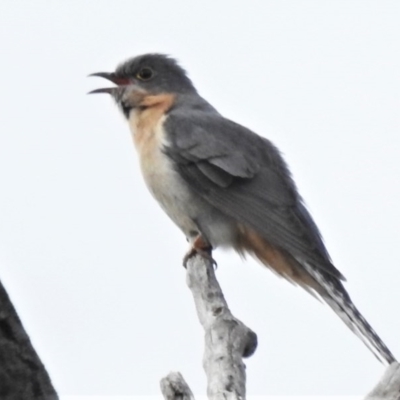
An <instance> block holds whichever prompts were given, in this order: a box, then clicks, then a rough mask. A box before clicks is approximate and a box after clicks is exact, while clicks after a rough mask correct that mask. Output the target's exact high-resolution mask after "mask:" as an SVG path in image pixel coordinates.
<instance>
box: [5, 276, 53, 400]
mask: <svg viewBox="0 0 400 400" xmlns="http://www.w3.org/2000/svg"><path fill="white" fill-rule="evenodd" d="M0 399H1V400H57V399H58V396H57V394H56V392H55V390H54V388H53V385H52V384H51V381H50V377H49V375H48V374H47V372H46V369H45V368H44V365H43V364H42V362H41V361H40V359H39V357H38V355H37V354H36V351H35V349H34V348H33V347H32V344H31V341H30V340H29V337H28V335H27V333H26V332H25V329H24V327H23V326H22V324H21V321H20V319H19V318H18V315H17V313H16V311H15V309H14V307H13V305H12V303H11V301H10V298H9V297H8V294H7V292H6V290H5V289H4V287H3V285H2V284H1V282H0Z"/></svg>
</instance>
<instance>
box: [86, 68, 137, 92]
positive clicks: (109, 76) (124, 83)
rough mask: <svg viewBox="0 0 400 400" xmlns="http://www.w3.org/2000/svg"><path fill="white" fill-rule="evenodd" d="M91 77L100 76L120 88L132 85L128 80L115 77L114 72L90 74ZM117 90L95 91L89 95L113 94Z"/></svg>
mask: <svg viewBox="0 0 400 400" xmlns="http://www.w3.org/2000/svg"><path fill="white" fill-rule="evenodd" d="M89 76H99V77H100V78H105V79H108V80H109V81H111V82H112V83H115V84H116V85H118V86H127V85H129V84H130V83H131V82H130V80H129V79H127V78H119V77H118V76H116V75H115V73H114V72H96V73H94V74H90V75H89ZM115 89H116V88H115V87H111V88H101V89H95V90H92V91H90V92H89V93H88V94H95V93H108V94H112V93H113V91H114V90H115Z"/></svg>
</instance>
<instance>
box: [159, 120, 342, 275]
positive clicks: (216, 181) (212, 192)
mask: <svg viewBox="0 0 400 400" xmlns="http://www.w3.org/2000/svg"><path fill="white" fill-rule="evenodd" d="M165 124H166V125H165V128H166V131H167V135H168V145H167V146H166V147H165V149H164V151H165V153H166V154H167V155H168V156H169V157H170V158H171V159H172V160H173V161H174V164H175V166H176V168H177V170H178V172H179V173H180V175H181V176H182V177H183V179H184V180H185V181H186V182H187V184H188V185H189V186H190V187H191V188H192V190H194V191H195V192H196V193H197V194H198V195H200V196H201V197H202V198H203V199H205V200H206V201H208V202H209V203H210V204H212V205H213V206H214V207H216V208H217V209H219V210H220V211H222V212H224V213H226V214H228V215H230V216H231V217H233V218H235V219H236V220H238V221H240V222H242V223H244V224H246V225H247V226H249V227H251V228H253V229H255V230H256V231H257V232H258V233H259V234H260V235H262V236H263V237H264V238H265V239H266V240H268V241H269V242H270V243H271V244H273V245H275V246H277V247H278V248H280V249H283V250H285V251H287V252H289V253H290V254H292V256H294V257H296V258H297V259H302V260H304V261H307V262H310V263H312V264H313V265H314V266H315V267H317V268H320V269H322V270H324V271H325V272H327V273H328V274H330V275H333V276H335V277H336V278H339V279H343V276H342V275H341V273H340V272H339V271H338V270H337V269H336V268H335V267H334V266H333V265H332V263H331V261H330V258H329V255H328V252H327V251H326V249H325V246H324V244H323V241H322V238H321V235H320V233H319V231H318V228H317V226H316V225H315V223H314V221H313V219H312V218H311V216H310V214H309V213H308V211H307V210H306V208H305V206H304V204H303V202H302V199H301V197H300V196H299V194H298V192H297V189H296V186H295V184H294V182H293V180H292V178H291V175H290V172H289V170H288V168H287V165H286V164H285V162H284V160H283V158H282V157H281V155H280V153H279V151H278V150H277V149H276V148H275V146H274V145H273V144H272V143H271V142H269V141H268V140H267V139H265V138H262V137H260V136H258V135H256V134H255V133H253V132H252V131H250V130H248V129H246V128H244V127H242V126H240V125H238V124H236V123H234V122H232V121H230V120H227V119H225V118H223V117H221V116H220V115H218V114H211V113H198V115H197V114H195V113H193V115H190V114H188V115H187V116H183V115H174V114H173V113H171V115H170V116H169V118H168V119H167V121H166V123H165Z"/></svg>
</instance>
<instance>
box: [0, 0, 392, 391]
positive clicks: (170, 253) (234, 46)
mask: <svg viewBox="0 0 400 400" xmlns="http://www.w3.org/2000/svg"><path fill="white" fill-rule="evenodd" d="M399 21H400V3H399V2H398V1H382V0H381V1H366V0H362V1H361V0H360V1H355V0H354V1H348V0H346V1H340V0H339V1H331V2H328V1H317V0H314V1H311V0H310V1H299V0H288V1H278V0H276V1H269V0H260V1H250V0H249V1H235V0H224V1H223V0H220V1H210V0H207V1H206V0H202V1H197V2H190V1H183V0H181V1H175V0H173V1H164V2H163V1H155V0H153V1H151V0H147V1H137V0H113V1H111V0H96V1H77V0H74V1H72V0H69V1H60V0H57V1H50V0H46V1H45V0H35V1H27V0H25V1H21V0H13V1H5V0H3V1H2V2H1V3H0V32H1V34H0V52H1V55H2V57H1V64H0V71H1V73H0V87H1V92H0V109H1V113H0V185H1V196H0V278H1V280H2V281H3V283H4V285H5V287H6V289H7V290H8V292H9V295H10V296H11V298H12V301H13V303H14V305H15V307H16V308H17V310H18V313H19V315H20V317H21V319H22V321H23V323H24V325H25V328H26V330H27V332H28V333H29V335H30V337H31V339H32V341H33V344H34V346H35V348H36V350H37V352H38V353H39V355H40V357H41V359H42V361H43V362H44V363H45V365H46V367H47V369H48V371H49V373H50V376H51V378H52V381H53V383H54V385H55V387H56V389H57V390H58V392H59V393H60V395H62V396H67V395H68V396H78V395H79V396H85V395H101V396H122V395H133V396H145V395H158V394H159V388H158V382H159V380H160V378H161V377H163V376H164V375H166V374H167V373H168V372H169V371H170V370H179V371H180V372H181V373H182V374H183V375H184V377H185V378H186V380H187V382H188V383H189V385H190V386H191V388H192V390H193V391H194V393H195V394H204V393H205V389H206V380H205V375H204V372H203V370H202V353H203V332H202V330H201V327H200V325H199V323H198V320H197V317H196V313H195V310H194V305H193V301H192V297H191V293H190V291H189V290H188V288H187V287H186V284H185V270H184V269H183V268H182V267H181V260H182V256H183V254H184V253H185V251H186V249H187V243H186V240H185V238H184V237H183V235H182V233H181V232H180V231H179V230H178V229H177V228H176V227H175V226H174V224H173V223H172V222H170V221H169V219H168V218H167V217H166V216H165V215H164V214H163V212H162V211H161V210H160V209H159V207H158V205H157V204H156V202H155V201H154V200H153V199H152V198H151V196H150V194H148V192H147V189H146V188H145V186H144V184H143V182H142V178H141V175H140V172H139V168H138V162H137V157H136V154H135V151H134V148H133V145H132V140H131V137H130V134H129V130H128V127H127V125H126V123H125V121H124V119H123V117H122V116H121V115H120V114H119V112H118V110H117V108H116V107H115V105H114V104H113V103H112V101H111V99H109V98H107V97H106V96H86V92H87V91H89V90H91V89H95V88H98V87H99V86H100V85H103V84H104V82H101V80H100V79H98V78H90V79H89V78H87V77H86V76H87V75H88V74H89V73H92V72H98V71H110V70H113V69H114V68H115V66H116V65H117V64H118V63H119V62H121V61H123V60H124V59H126V58H129V57H132V56H135V55H138V54H142V53H147V52H162V53H167V54H170V55H172V56H174V57H176V58H178V59H179V61H180V62H181V64H182V65H183V67H184V68H186V69H187V70H188V71H189V75H190V77H191V78H192V79H193V81H194V83H195V85H196V87H197V88H198V90H199V92H200V93H201V95H202V96H204V97H205V98H206V99H207V100H208V101H210V102H211V104H213V105H214V106H215V107H216V108H217V109H218V110H219V111H220V112H221V113H222V114H223V115H224V116H226V117H228V118H230V119H233V120H234V121H236V122H238V123H241V124H243V125H245V126H247V127H249V128H251V129H253V130H254V131H255V132H257V133H259V134H261V135H264V136H266V137H268V138H269V139H271V140H272V141H273V142H274V143H275V144H276V145H277V146H278V147H279V148H280V149H281V151H282V152H283V153H284V155H285V158H286V160H287V162H288V163H289V165H290V167H291V169H292V172H293V174H294V177H295V180H296V182H297V184H298V186H299V189H300V192H301V194H302V195H303V197H304V198H305V200H306V203H307V205H308V206H309V208H310V210H311V212H312V214H313V216H314V218H315V220H316V222H317V224H318V226H319V227H320V229H321V231H322V233H323V235H324V238H325V242H326V244H327V247H328V249H329V251H330V253H331V256H332V258H333V260H334V263H335V265H336V266H337V268H339V270H340V271H341V272H342V273H343V274H344V275H345V276H346V277H347V280H348V283H347V284H346V287H347V289H348V290H349V292H350V294H351V296H352V298H353V300H354V302H355V304H356V305H357V307H358V308H359V309H360V310H361V311H362V313H363V314H364V316H365V317H366V318H367V320H368V321H369V322H370V323H371V325H372V326H373V327H374V328H375V329H376V331H377V332H378V334H379V335H380V336H381V337H382V339H383V340H384V341H385V342H386V344H387V345H388V346H389V347H390V349H391V350H392V352H393V353H394V354H395V355H396V356H397V357H400V339H399V338H400V317H399V304H400V290H399V287H400V261H399V257H398V249H399V248H400V244H399V240H400V208H399V203H400V185H399V177H400V158H399V154H400V139H399V136H400V112H399V106H400V94H399V93H400V75H399V71H400V51H399V50H400V23H399ZM214 256H215V258H216V260H217V261H218V265H219V268H218V271H217V277H218V279H219V282H220V284H221V286H222V288H223V290H224V293H225V296H226V298H227V301H228V303H229V305H230V308H231V310H232V312H233V313H234V315H235V316H237V317H238V318H240V319H242V320H243V322H245V323H246V324H247V325H248V326H249V327H250V328H252V329H253V330H254V331H255V332H256V333H257V334H258V338H259V347H258V350H257V352H256V353H255V355H254V356H253V357H252V358H250V359H248V360H247V361H246V364H247V376H248V382H247V389H248V393H249V394H250V395H253V396H255V395H271V396H275V395H295V396H305V395H327V396H328V395H329V396H359V395H363V394H366V393H367V392H368V391H369V390H370V389H371V388H372V387H373V386H374V384H375V383H376V382H377V381H378V379H379V378H380V376H381V375H382V374H383V371H384V367H383V366H382V365H381V364H380V363H379V362H378V361H377V360H376V359H375V358H374V356H373V355H372V354H371V353H370V352H369V351H368V349H367V348H366V347H365V346H364V345H363V344H362V343H361V341H360V340H358V339H357V338H356V337H355V336H354V335H353V334H352V333H351V332H350V331H349V330H348V329H347V327H346V326H345V325H344V324H343V323H342V322H341V321H340V319H339V318H338V317H337V316H336V315H335V314H334V313H333V312H332V311H331V310H330V309H329V308H328V307H327V306H324V305H322V304H320V303H318V302H317V301H315V299H313V298H312V297H311V296H309V295H308V294H307V293H305V292H304V291H302V290H301V289H298V288H295V287H293V286H291V285H290V284H288V283H287V282H286V281H283V280H281V279H279V278H277V277H276V276H274V275H273V274H272V273H271V272H269V271H267V270H266V269H265V268H264V267H262V266H260V265H258V264H257V263H256V262H255V261H252V260H250V259H249V260H247V261H242V260H241V259H240V258H239V257H238V256H237V255H236V254H234V253H229V252H228V253H225V252H219V251H217V252H216V253H215V254H214Z"/></svg>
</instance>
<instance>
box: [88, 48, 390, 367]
mask: <svg viewBox="0 0 400 400" xmlns="http://www.w3.org/2000/svg"><path fill="white" fill-rule="evenodd" d="M92 76H99V77H103V78H106V79H108V80H109V81H111V82H113V83H114V84H115V85H116V86H115V87H111V88H102V89H97V90H93V91H92V92H90V93H109V94H111V95H112V97H113V98H114V99H115V101H116V103H117V104H118V105H119V107H120V109H121V110H122V113H123V114H124V116H125V117H126V119H127V120H128V123H129V127H130V130H131V132H132V135H133V139H134V143H135V147H136V150H137V152H138V155H139V160H140V166H141V170H142V173H143V177H144V180H145V182H146V185H147V187H148V189H149V190H150V192H151V194H152V195H153V196H154V198H155V199H156V200H157V201H158V203H159V204H160V206H161V207H162V208H163V209H164V211H165V212H166V213H167V214H168V216H169V217H170V218H171V219H172V221H173V222H174V223H175V224H176V225H177V226H178V227H179V228H180V229H181V230H182V231H183V233H184V234H185V236H186V238H187V239H188V240H189V242H190V244H191V251H190V252H189V253H188V254H187V256H186V257H185V262H186V261H187V259H188V258H189V257H191V256H192V255H193V254H195V253H199V254H201V255H203V256H205V257H209V258H210V257H211V250H212V249H215V248H216V247H218V246H220V247H227V248H233V249H234V250H236V251H237V252H238V253H239V254H241V255H243V254H250V255H252V256H254V257H255V258H257V259H258V260H260V261H261V262H262V263H263V264H264V265H265V266H267V267H268V268H270V269H272V270H273V271H274V272H276V273H277V274H278V275H280V276H282V277H284V278H286V279H287V280H288V281H290V282H292V283H294V284H297V285H299V286H301V287H303V288H304V289H306V290H307V291H308V292H310V293H311V294H314V295H316V296H317V297H319V298H322V299H323V300H324V301H325V302H326V303H327V304H328V305H329V306H330V307H331V308H332V309H333V310H334V311H335V312H336V314H338V316H339V317H340V318H341V319H342V320H343V321H344V323H345V324H346V325H347V326H348V327H349V328H350V329H351V330H352V331H353V332H354V333H355V334H356V335H357V336H358V337H359V338H360V339H361V340H362V341H363V342H364V343H365V344H366V346H367V347H368V348H369V349H370V350H371V351H372V352H373V354H374V355H375V356H376V357H377V358H378V359H379V360H380V361H383V362H386V363H388V364H390V363H392V362H394V361H395V358H394V356H393V354H392V353H391V352H390V350H389V349H388V348H387V347H386V345H385V344H384V343H383V341H382V340H381V339H380V338H379V336H378V335H377V334H376V333H375V331H374V330H373V329H372V327H371V326H370V325H369V324H368V322H367V321H366V320H365V319H364V317H363V316H362V315H361V313H360V312H359V311H358V310H357V308H356V307H355V306H354V304H353V302H352V301H351V299H350V296H349V295H348V293H347V291H346V289H345V288H344V286H343V284H342V281H343V280H344V277H343V275H342V274H341V273H340V272H339V270H338V269H336V267H335V266H334V265H333V264H332V261H331V258H330V256H329V254H328V252H327V250H326V248H325V245H324V243H323V241H322V238H321V234H320V232H319V230H318V228H317V226H316V224H315V223H314V221H313V219H312V217H311V215H310V214H309V212H308V211H307V209H306V208H305V206H304V203H303V200H302V198H301V197H300V195H299V193H298V191H297V188H296V185H295V183H294V181H293V179H292V177H291V174H290V172H289V169H288V167H287V165H286V163H285V161H284V160H283V158H282V156H281V154H280V152H279V151H278V150H277V148H276V147H275V146H274V145H273V144H272V143H271V142H270V141H269V140H267V139H266V138H263V137H261V136H259V135H257V134H255V133H254V132H252V131H251V130H249V129H247V128H245V127H243V126H241V125H239V124H237V123H235V122H233V121H231V120H229V119H226V118H224V117H223V116H222V115H221V114H219V113H218V111H217V110H215V108H214V107H212V106H211V105H210V104H209V103H208V102H207V101H206V100H204V99H203V98H202V97H200V95H199V94H198V93H197V91H196V89H195V87H194V85H193V83H192V82H191V80H190V79H189V77H188V76H187V74H186V72H185V70H184V69H183V68H182V67H180V66H179V65H178V63H177V62H176V61H175V60H174V59H173V58H171V57H169V56H166V55H163V54H145V55H141V56H138V57H135V58H132V59H129V60H128V61H126V62H124V63H122V64H121V65H120V66H118V67H117V69H116V70H115V72H111V73H105V72H101V73H95V74H92Z"/></svg>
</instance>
